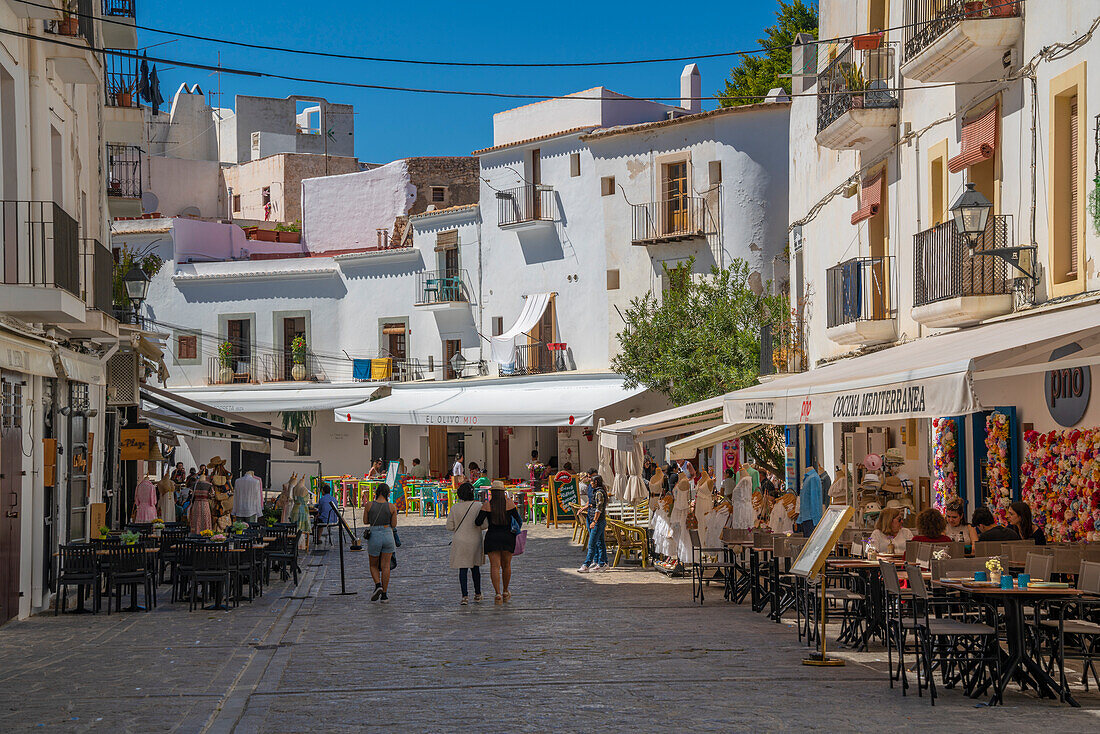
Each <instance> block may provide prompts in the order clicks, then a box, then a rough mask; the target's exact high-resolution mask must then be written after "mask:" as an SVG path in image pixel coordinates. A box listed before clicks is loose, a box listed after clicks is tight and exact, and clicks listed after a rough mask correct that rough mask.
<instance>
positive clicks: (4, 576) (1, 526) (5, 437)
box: [0, 376, 23, 624]
mask: <svg viewBox="0 0 1100 734" xmlns="http://www.w3.org/2000/svg"><path fill="white" fill-rule="evenodd" d="M0 383H2V385H0V387H2V392H3V406H2V410H0V493H2V497H0V512H2V514H0V624H3V623H4V622H7V621H8V620H9V619H11V618H12V617H14V616H15V615H16V614H18V613H19V550H20V548H19V540H20V538H19V526H20V519H19V509H20V508H19V498H20V496H21V495H22V491H23V466H22V464H23V416H22V406H23V385H22V384H21V383H20V382H17V381H16V380H15V378H14V377H12V378H9V377H7V376H5V377H3V378H2V379H0Z"/></svg>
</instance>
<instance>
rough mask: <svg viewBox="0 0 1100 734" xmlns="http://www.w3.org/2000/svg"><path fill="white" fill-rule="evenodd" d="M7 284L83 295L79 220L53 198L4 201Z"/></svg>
mask: <svg viewBox="0 0 1100 734" xmlns="http://www.w3.org/2000/svg"><path fill="white" fill-rule="evenodd" d="M0 234H2V237H3V269H4V283H5V284H6V285H36V286H45V287H56V288H62V289H64V290H66V291H68V292H69V293H72V294H73V295H74V296H77V297H79V296H80V240H79V230H78V227H77V223H76V220H75V219H73V218H72V217H70V216H69V215H68V214H66V213H65V210H64V209H62V208H61V207H60V206H58V205H57V204H55V203H53V202H52V201H0Z"/></svg>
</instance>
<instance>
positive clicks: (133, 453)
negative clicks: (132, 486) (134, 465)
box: [118, 428, 149, 461]
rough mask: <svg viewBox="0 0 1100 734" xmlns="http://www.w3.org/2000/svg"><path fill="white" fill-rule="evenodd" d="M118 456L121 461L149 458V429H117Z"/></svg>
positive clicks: (145, 459)
mask: <svg viewBox="0 0 1100 734" xmlns="http://www.w3.org/2000/svg"><path fill="white" fill-rule="evenodd" d="M118 453H119V458H120V459H122V460H123V461H147V460H148V459H149V429H148V428H123V429H122V430H121V431H119V440H118Z"/></svg>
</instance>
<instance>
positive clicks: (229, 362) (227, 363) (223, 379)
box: [218, 341, 233, 385]
mask: <svg viewBox="0 0 1100 734" xmlns="http://www.w3.org/2000/svg"><path fill="white" fill-rule="evenodd" d="M230 382H233V344H232V343H230V342H228V341H224V342H222V343H221V344H219V345H218V384H221V385H228V384H229V383H230Z"/></svg>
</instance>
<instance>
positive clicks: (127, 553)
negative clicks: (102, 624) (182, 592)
mask: <svg viewBox="0 0 1100 734" xmlns="http://www.w3.org/2000/svg"><path fill="white" fill-rule="evenodd" d="M152 555H153V554H151V553H149V552H147V551H146V549H145V548H144V547H142V546H140V545H123V546H119V547H118V548H112V549H111V550H110V551H109V552H108V554H107V555H106V556H104V565H105V566H106V569H107V578H106V585H105V588H104V590H105V591H106V593H107V614H110V613H111V594H112V592H113V593H114V595H115V611H116V612H117V611H119V610H120V609H121V607H122V589H123V587H129V588H130V594H131V598H132V599H133V601H134V602H136V601H137V587H138V586H141V587H142V588H143V592H144V595H145V609H146V610H147V611H148V610H149V609H150V608H151V607H153V606H156V589H155V587H156V583H155V581H154V571H153V569H152V568H151V566H152V563H153V560H152Z"/></svg>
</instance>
